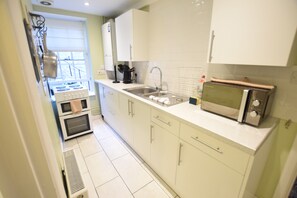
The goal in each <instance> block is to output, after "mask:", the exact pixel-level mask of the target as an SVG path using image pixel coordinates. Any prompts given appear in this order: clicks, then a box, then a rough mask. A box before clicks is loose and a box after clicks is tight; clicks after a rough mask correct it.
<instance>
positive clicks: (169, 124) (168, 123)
mask: <svg viewBox="0 0 297 198" xmlns="http://www.w3.org/2000/svg"><path fill="white" fill-rule="evenodd" d="M154 118H156V119H157V120H159V121H160V122H163V123H164V124H167V125H168V126H171V123H170V122H166V121H164V120H161V119H160V117H159V116H154Z"/></svg>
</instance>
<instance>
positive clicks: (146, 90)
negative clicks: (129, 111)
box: [124, 87, 158, 96]
mask: <svg viewBox="0 0 297 198" xmlns="http://www.w3.org/2000/svg"><path fill="white" fill-rule="evenodd" d="M124 90H125V91H127V92H129V93H132V94H135V95H140V96H143V95H146V94H150V93H154V92H155V93H156V92H157V91H158V90H157V89H155V88H153V87H135V88H129V89H124Z"/></svg>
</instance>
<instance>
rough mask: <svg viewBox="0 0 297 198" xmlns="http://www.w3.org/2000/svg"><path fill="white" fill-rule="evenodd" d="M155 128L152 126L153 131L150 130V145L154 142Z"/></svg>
mask: <svg viewBox="0 0 297 198" xmlns="http://www.w3.org/2000/svg"><path fill="white" fill-rule="evenodd" d="M153 128H154V126H153V125H151V130H150V143H152V142H153Z"/></svg>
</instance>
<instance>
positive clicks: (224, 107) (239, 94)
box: [201, 82, 276, 126]
mask: <svg viewBox="0 0 297 198" xmlns="http://www.w3.org/2000/svg"><path fill="white" fill-rule="evenodd" d="M275 88H276V87H273V88H272V89H264V88H256V87H251V86H242V85H235V84H228V83H220V82H206V83H204V85H203V92H202V99H201V109H203V110H205V111H209V112H212V113H215V114H218V115H222V116H225V117H227V118H231V119H234V120H237V121H238V122H242V123H246V124H249V125H253V126H259V125H260V124H261V122H262V121H263V120H264V119H265V118H266V117H267V116H268V115H269V113H270V109H271V105H272V101H273V96H274V93H275Z"/></svg>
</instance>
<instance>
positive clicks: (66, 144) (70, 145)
mask: <svg viewBox="0 0 297 198" xmlns="http://www.w3.org/2000/svg"><path fill="white" fill-rule="evenodd" d="M75 148H78V143H77V140H76V138H74V139H70V140H67V141H63V150H64V151H66V150H69V149H75Z"/></svg>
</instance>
